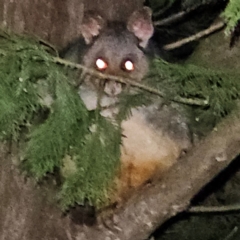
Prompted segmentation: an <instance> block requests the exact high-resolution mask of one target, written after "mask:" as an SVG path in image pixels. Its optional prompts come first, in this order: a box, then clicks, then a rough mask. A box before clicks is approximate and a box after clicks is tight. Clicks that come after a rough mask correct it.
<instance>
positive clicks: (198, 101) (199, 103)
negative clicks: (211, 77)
mask: <svg viewBox="0 0 240 240" xmlns="http://www.w3.org/2000/svg"><path fill="white" fill-rule="evenodd" d="M53 61H54V62H55V63H59V64H62V65H65V66H68V67H70V68H75V69H81V70H83V71H85V72H86V73H89V74H91V75H93V76H96V77H98V78H101V79H108V80H112V81H117V82H120V83H124V84H127V85H131V86H133V87H137V88H140V89H142V90H145V91H148V92H150V93H153V94H155V95H158V96H160V97H163V98H164V97H166V96H165V94H164V93H163V92H160V91H159V90H157V89H154V88H151V87H149V86H146V85H143V84H141V83H139V82H137V81H134V80H131V79H128V78H123V77H118V76H113V75H109V74H103V73H101V72H98V71H95V70H92V69H89V68H87V67H85V66H83V65H81V64H77V63H73V62H70V61H67V60H64V59H61V58H58V57H54V58H53ZM77 85H79V84H77ZM170 100H172V101H174V102H178V103H183V104H188V105H196V106H207V105H208V104H209V101H208V99H206V100H202V99H188V98H181V97H178V96H177V97H173V98H170Z"/></svg>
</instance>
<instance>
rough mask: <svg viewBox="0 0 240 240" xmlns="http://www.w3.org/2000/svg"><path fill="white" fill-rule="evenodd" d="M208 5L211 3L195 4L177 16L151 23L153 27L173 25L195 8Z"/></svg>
mask: <svg viewBox="0 0 240 240" xmlns="http://www.w3.org/2000/svg"><path fill="white" fill-rule="evenodd" d="M210 3H211V1H208V2H206V3H203V4H202V3H200V4H196V5H194V6H193V7H191V8H188V9H186V10H183V11H181V12H179V13H177V14H174V15H172V16H170V17H167V18H164V19H162V20H159V21H155V22H153V25H154V26H163V25H167V24H170V23H173V22H175V21H177V20H179V19H181V18H183V17H184V16H185V15H187V14H188V13H190V12H192V11H194V10H196V9H197V8H199V7H201V6H204V5H208V4H210Z"/></svg>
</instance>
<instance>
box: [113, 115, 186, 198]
mask: <svg viewBox="0 0 240 240" xmlns="http://www.w3.org/2000/svg"><path fill="white" fill-rule="evenodd" d="M122 129H123V136H124V137H123V139H122V147H121V167H120V172H119V175H118V178H117V181H116V182H117V197H118V198H120V199H121V198H125V197H127V196H128V195H129V194H130V193H131V192H132V190H133V189H137V188H139V187H140V186H142V185H144V184H145V183H147V182H149V181H151V180H153V179H154V178H160V177H161V175H162V174H163V172H166V171H167V170H168V169H169V168H170V167H171V166H172V165H173V164H174V163H175V162H176V161H177V159H178V158H179V156H180V154H181V152H182V150H183V147H182V146H181V144H179V142H177V140H175V139H172V138H171V137H170V136H168V135H167V133H164V132H163V131H161V129H155V128H154V126H152V125H151V124H149V123H147V122H146V120H145V118H144V116H143V115H142V114H141V113H138V112H137V113H135V114H134V115H133V116H132V117H131V118H130V119H129V120H126V121H124V122H123V123H122Z"/></svg>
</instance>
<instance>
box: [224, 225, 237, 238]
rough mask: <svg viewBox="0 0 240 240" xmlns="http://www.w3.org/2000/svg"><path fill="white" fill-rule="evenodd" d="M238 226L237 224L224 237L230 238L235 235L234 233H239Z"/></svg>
mask: <svg viewBox="0 0 240 240" xmlns="http://www.w3.org/2000/svg"><path fill="white" fill-rule="evenodd" d="M237 231H238V227H237V226H235V227H234V228H233V230H232V231H231V232H230V233H229V234H228V235H227V236H226V237H225V238H224V240H230V239H232V238H233V237H234V235H235V234H236V233H237Z"/></svg>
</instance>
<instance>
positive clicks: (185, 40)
mask: <svg viewBox="0 0 240 240" xmlns="http://www.w3.org/2000/svg"><path fill="white" fill-rule="evenodd" d="M224 26H225V23H224V22H218V23H215V24H213V25H211V26H210V27H209V28H207V29H205V30H203V31H200V32H198V33H197V34H194V35H192V36H190V37H187V38H183V39H181V40H179V41H177V42H174V43H170V44H167V45H165V46H164V47H163V48H164V49H165V50H172V49H175V48H179V47H181V46H182V45H184V44H186V43H189V42H192V41H196V40H198V39H200V38H203V37H205V36H208V35H210V34H211V33H213V32H216V31H218V30H220V29H222V28H223V27H224Z"/></svg>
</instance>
